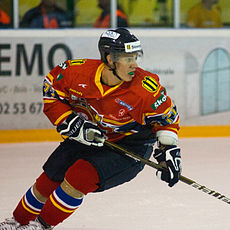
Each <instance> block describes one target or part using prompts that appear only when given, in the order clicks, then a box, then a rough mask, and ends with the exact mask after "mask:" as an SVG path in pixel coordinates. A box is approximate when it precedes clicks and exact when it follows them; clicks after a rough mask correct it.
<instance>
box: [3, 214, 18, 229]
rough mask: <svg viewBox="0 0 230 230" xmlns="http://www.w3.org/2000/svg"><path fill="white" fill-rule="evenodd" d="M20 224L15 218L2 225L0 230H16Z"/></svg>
mask: <svg viewBox="0 0 230 230" xmlns="http://www.w3.org/2000/svg"><path fill="white" fill-rule="evenodd" d="M19 226H20V224H19V223H18V222H17V221H16V220H15V219H14V217H11V218H7V219H5V221H3V222H1V223H0V230H16V229H17V228H18V227H19Z"/></svg>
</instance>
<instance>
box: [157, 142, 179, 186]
mask: <svg viewBox="0 0 230 230" xmlns="http://www.w3.org/2000/svg"><path fill="white" fill-rule="evenodd" d="M153 156H154V157H155V159H156V160H157V162H158V163H159V164H161V165H163V164H164V163H165V165H166V168H167V169H166V170H160V169H158V170H157V172H156V175H157V177H158V178H160V179H161V180H163V181H165V182H167V183H168V186H169V187H172V186H173V185H175V184H176V183H177V182H178V181H179V177H180V174H181V156H180V148H178V147H177V146H175V145H161V147H160V148H159V149H155V150H154V154H153Z"/></svg>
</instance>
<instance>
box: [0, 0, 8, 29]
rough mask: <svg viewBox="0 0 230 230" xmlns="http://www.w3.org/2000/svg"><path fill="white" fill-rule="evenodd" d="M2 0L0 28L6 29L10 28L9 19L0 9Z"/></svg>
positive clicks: (0, 0)
mask: <svg viewBox="0 0 230 230" xmlns="http://www.w3.org/2000/svg"><path fill="white" fill-rule="evenodd" d="M1 6H2V0H0V28H7V27H10V17H9V16H8V14H7V13H6V12H5V11H3V10H2V9H1V8H2V7H1Z"/></svg>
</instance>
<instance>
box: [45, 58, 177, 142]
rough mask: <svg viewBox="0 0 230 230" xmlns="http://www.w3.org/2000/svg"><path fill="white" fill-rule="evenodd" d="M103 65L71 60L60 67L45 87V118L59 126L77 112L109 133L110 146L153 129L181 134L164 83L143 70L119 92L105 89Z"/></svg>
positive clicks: (123, 84)
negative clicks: (126, 137) (102, 78)
mask: <svg viewBox="0 0 230 230" xmlns="http://www.w3.org/2000/svg"><path fill="white" fill-rule="evenodd" d="M103 68H104V63H102V62H101V60H92V59H78V60H68V61H66V62H64V63H62V64H60V65H59V66H57V67H55V68H54V69H53V70H52V71H51V72H50V73H49V74H48V75H47V76H46V78H45V80H44V86H43V96H44V97H43V99H44V113H45V114H46V116H47V117H48V118H49V120H50V121H51V122H52V123H53V124H54V125H59V124H61V123H62V122H63V121H64V120H65V119H66V117H67V116H68V115H69V114H71V113H72V111H75V112H76V113H80V114H82V115H83V116H85V118H86V119H88V120H92V121H94V122H96V123H97V124H98V126H99V127H100V128H101V129H103V130H105V131H106V135H107V136H108V138H109V140H110V141H115V140H118V139H121V138H123V137H124V136H127V135H130V134H134V133H138V132H139V131H141V130H142V129H143V128H144V126H146V125H152V127H153V132H156V131H158V130H168V131H173V132H175V133H177V131H178V130H179V115H178V113H177V110H176V106H175V104H174V103H173V102H172V100H171V98H170V97H169V96H167V93H166V89H165V88H164V87H163V86H161V85H160V83H159V78H158V76H157V75H156V74H152V73H150V72H148V71H145V70H143V69H141V68H137V69H136V71H135V76H134V78H133V79H132V81H131V82H121V83H120V84H119V85H116V86H114V87H108V86H105V85H103V84H102V83H101V80H100V79H101V72H102V70H103Z"/></svg>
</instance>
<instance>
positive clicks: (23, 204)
mask: <svg viewBox="0 0 230 230" xmlns="http://www.w3.org/2000/svg"><path fill="white" fill-rule="evenodd" d="M22 206H23V208H24V209H25V210H26V211H28V212H30V213H32V214H35V215H38V214H39V213H40V212H34V211H32V210H31V209H29V208H27V207H26V205H25V203H24V197H23V198H22Z"/></svg>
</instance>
